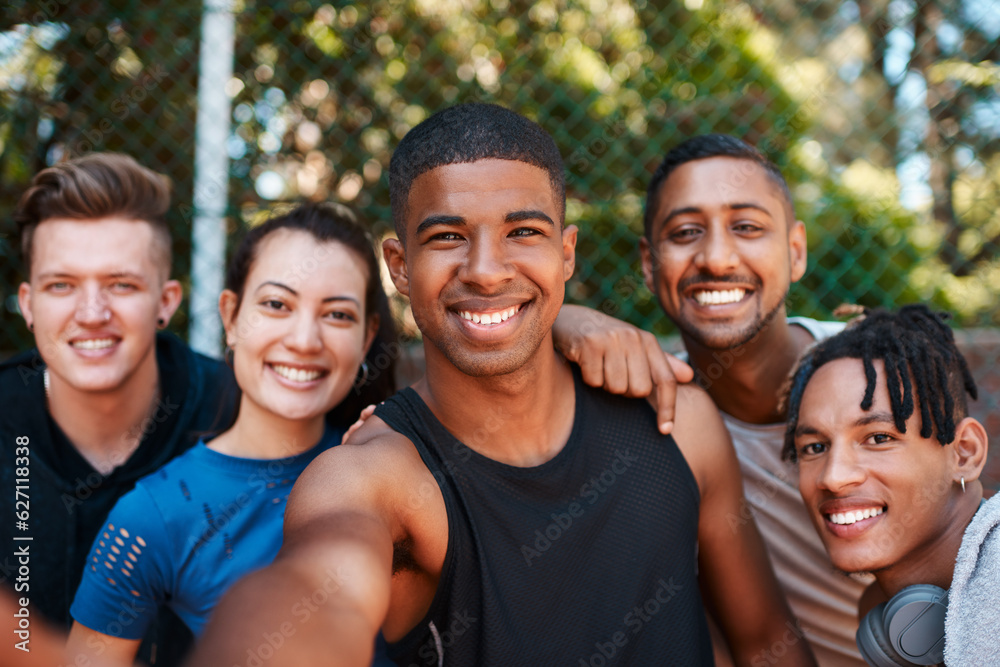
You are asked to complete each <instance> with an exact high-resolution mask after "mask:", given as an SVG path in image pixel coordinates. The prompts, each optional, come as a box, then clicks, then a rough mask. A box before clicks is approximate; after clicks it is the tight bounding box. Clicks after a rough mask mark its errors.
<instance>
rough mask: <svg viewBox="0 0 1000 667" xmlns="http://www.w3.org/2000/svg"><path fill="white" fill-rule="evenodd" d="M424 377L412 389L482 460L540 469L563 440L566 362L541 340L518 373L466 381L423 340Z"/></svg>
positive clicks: (568, 410) (567, 409) (569, 388)
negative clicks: (425, 362) (425, 363)
mask: <svg viewBox="0 0 1000 667" xmlns="http://www.w3.org/2000/svg"><path fill="white" fill-rule="evenodd" d="M424 351H425V356H426V360H427V372H426V375H425V376H424V377H423V378H422V379H421V380H420V381H419V382H417V383H416V384H415V385H414V387H413V388H414V389H415V390H416V391H417V393H418V394H420V396H421V398H423V399H424V402H426V403H427V405H428V407H430V409H431V411H432V412H433V413H434V416H435V417H437V418H438V420H439V421H440V422H441V423H442V424H443V425H444V426H445V428H447V429H448V431H449V432H450V433H451V434H452V435H454V436H455V437H456V438H457V439H458V440H459V441H461V442H462V443H463V444H465V445H467V446H468V447H469V448H470V449H472V450H474V451H476V452H477V453H479V454H482V455H483V456H486V457H488V458H491V459H494V460H496V461H499V462H501V463H506V464H508V465H513V466H519V467H531V466H537V465H541V464H542V463H544V462H546V461H548V460H550V459H552V458H553V457H554V456H555V455H556V454H558V453H559V452H560V451H561V450H562V448H563V446H565V444H566V441H567V440H568V439H569V435H570V432H571V431H572V428H573V420H574V418H575V412H576V410H575V407H576V392H575V391H574V388H573V373H572V370H570V368H569V364H568V363H567V362H566V360H565V359H564V358H563V357H562V356H561V355H559V354H558V353H557V352H556V351H555V349H554V347H553V346H552V340H551V336H550V337H548V338H546V339H545V340H544V341H543V342H542V345H541V346H540V347H539V349H538V350H537V351H536V353H535V354H534V355H533V356H532V358H531V359H530V360H529V361H528V362H527V363H526V364H524V365H523V366H522V367H521V368H519V369H518V370H516V371H514V372H513V373H508V374H506V375H501V376H488V377H472V376H469V375H466V374H465V373H463V372H462V371H460V370H459V369H458V368H456V367H455V366H454V365H452V364H451V362H450V361H448V360H447V359H446V358H445V357H444V355H442V354H441V352H440V351H439V350H438V349H437V348H436V347H435V346H434V345H433V344H432V343H430V342H429V341H427V340H426V339H425V341H424Z"/></svg>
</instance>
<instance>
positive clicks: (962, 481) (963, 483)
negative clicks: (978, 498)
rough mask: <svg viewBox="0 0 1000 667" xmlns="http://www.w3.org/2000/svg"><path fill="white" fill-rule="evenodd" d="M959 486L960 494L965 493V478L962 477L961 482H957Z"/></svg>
mask: <svg viewBox="0 0 1000 667" xmlns="http://www.w3.org/2000/svg"><path fill="white" fill-rule="evenodd" d="M959 484H961V485H962V493H965V478H964V477H962V478H961V481H960V482H959Z"/></svg>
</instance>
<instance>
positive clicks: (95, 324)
mask: <svg viewBox="0 0 1000 667" xmlns="http://www.w3.org/2000/svg"><path fill="white" fill-rule="evenodd" d="M159 243H160V241H159V240H158V239H157V238H156V236H155V233H154V231H153V228H152V226H151V225H150V224H149V223H146V222H142V221H135V220H124V219H119V218H105V219H101V220H66V219H58V218H54V219H50V220H46V221H44V222H42V223H41V224H40V225H38V228H37V229H36V230H35V232H34V237H33V250H32V261H31V276H30V282H28V283H22V284H21V286H20V289H19V292H18V300H19V303H20V306H21V312H22V313H24V315H25V319H26V320H27V322H28V324H29V325H31V326H32V327H33V329H34V333H35V342H36V344H37V345H38V349H39V351H40V353H41V355H42V358H43V359H44V360H45V363H46V365H47V367H48V369H49V373H50V379H51V382H52V383H53V385H56V384H61V385H65V386H68V387H70V388H71V389H73V390H76V391H83V392H114V391H119V390H127V387H128V383H129V381H130V380H132V379H134V378H155V377H156V356H155V334H156V327H157V319H162V321H164V322H166V321H169V319H170V317H171V315H173V313H174V311H175V310H176V309H177V306H178V305H180V300H181V288H180V285H179V284H178V283H177V281H173V280H167V274H168V270H169V267H165V266H162V264H163V261H162V252H159V248H160V246H159Z"/></svg>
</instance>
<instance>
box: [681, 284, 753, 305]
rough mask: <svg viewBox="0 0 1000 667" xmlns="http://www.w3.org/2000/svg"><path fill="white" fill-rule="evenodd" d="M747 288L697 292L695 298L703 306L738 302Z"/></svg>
mask: <svg viewBox="0 0 1000 667" xmlns="http://www.w3.org/2000/svg"><path fill="white" fill-rule="evenodd" d="M746 293H747V292H746V290H745V289H740V288H736V289H730V290H712V291H710V292H695V294H694V298H695V301H697V302H698V303H699V304H701V305H702V306H717V305H719V304H723V303H736V302H737V301H739V300H741V299H742V298H743V297H744V296H745V295H746Z"/></svg>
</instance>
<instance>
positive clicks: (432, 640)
mask: <svg viewBox="0 0 1000 667" xmlns="http://www.w3.org/2000/svg"><path fill="white" fill-rule="evenodd" d="M574 384H575V390H576V416H575V419H574V422H573V429H572V433H571V434H570V437H569V440H568V441H567V443H566V446H565V447H564V448H563V449H562V451H560V452H559V453H558V454H557V455H556V456H555V457H554V458H553V459H551V460H550V461H547V462H546V463H543V464H542V465H540V466H536V467H532V468H519V467H514V466H510V465H506V464H503V463H500V462H498V461H494V460H492V459H489V458H486V457H484V456H482V455H480V454H478V453H476V452H474V451H473V450H472V449H470V448H469V447H467V446H466V445H464V444H463V443H461V442H459V441H458V440H457V439H455V438H454V437H453V436H452V435H451V434H450V433H449V432H448V431H447V430H446V429H445V428H444V426H443V425H442V424H441V423H440V422H439V421H438V420H437V418H435V417H434V415H433V413H431V411H430V409H429V408H428V407H427V405H426V404H425V403H424V402H423V400H422V399H421V398H420V396H419V395H418V394H417V393H416V392H415V391H413V390H412V389H404V390H403V391H401V392H399V393H398V394H396V395H395V396H393V397H392V398H390V399H389V400H387V401H386V402H385V403H384V404H382V405H381V406H379V407H378V409H377V410H376V411H375V414H376V415H377V416H378V417H380V418H381V419H382V420H384V421H385V422H386V423H387V424H388V425H389V426H390V427H392V428H393V429H394V430H396V431H398V432H399V433H401V434H403V435H404V436H406V437H407V438H409V439H410V440H411V441H412V442H413V444H414V446H415V447H416V448H417V451H418V452H419V453H420V456H421V458H422V459H423V461H424V464H425V465H426V466H427V467H428V469H429V470H430V471H431V473H432V474H433V475H434V478H435V479H436V480H437V483H438V486H439V487H440V488H441V493H442V495H443V496H444V503H445V507H446V509H447V513H448V548H447V553H446V555H445V560H444V566H443V569H442V572H441V580H440V583H439V584H438V588H437V593H436V594H435V596H434V600H433V602H432V604H431V608H430V610H429V611H428V613H427V616H426V617H425V618H424V619H423V620H422V621H421V622H420V623H418V624H417V626H416V627H414V628H413V630H411V631H410V632H409V633H408V634H407V635H406V636H405V637H403V638H402V639H401V640H400V641H399V642H398V643H395V644H391V645H390V646H389V656H390V657H391V658H392V659H393V660H395V661H396V662H397V664H400V665H420V666H425V665H430V666H434V665H437V666H443V665H449V666H455V667H466V666H469V665H498V666H503V667H508V666H517V665H524V666H525V667H529V666H530V667H550V666H555V665H566V666H567V667H588V666H589V667H602V666H606V665H682V666H687V665H712V664H713V659H712V647H711V643H710V640H709V634H708V627H707V625H706V621H705V611H704V608H703V606H702V600H701V596H700V593H699V590H698V581H697V576H696V575H697V537H698V503H699V492H698V486H697V482H696V481H695V479H694V476H693V474H692V473H691V469H690V468H689V467H688V465H687V462H686V461H685V460H684V457H683V455H682V454H681V452H680V450H679V449H678V448H677V445H676V443H675V442H674V440H673V438H672V437H670V436H662V435H660V434H659V432H658V431H657V429H656V417H655V414H654V412H653V410H652V409H651V408H650V407H649V406H648V405H647V404H646V403H645V401H640V400H633V399H626V398H621V397H618V396H612V395H611V394H607V393H605V392H603V391H601V390H597V389H592V388H590V387H587V386H586V385H585V384H584V383H583V382H582V381H581V380H580V378H579V376H578V373H577V371H576V369H575V368H574ZM504 421H505V415H504V412H503V409H502V406H497V408H495V409H492V410H491V411H488V413H487V414H485V415H483V426H482V427H481V428H482V429H483V434H484V436H485V434H486V432H487V431H492V432H496V431H497V430H500V431H503V430H504V429H505V425H504ZM506 435H507V436H508V437H510V438H516V437H517V434H516V433H512V432H510V433H506Z"/></svg>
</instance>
